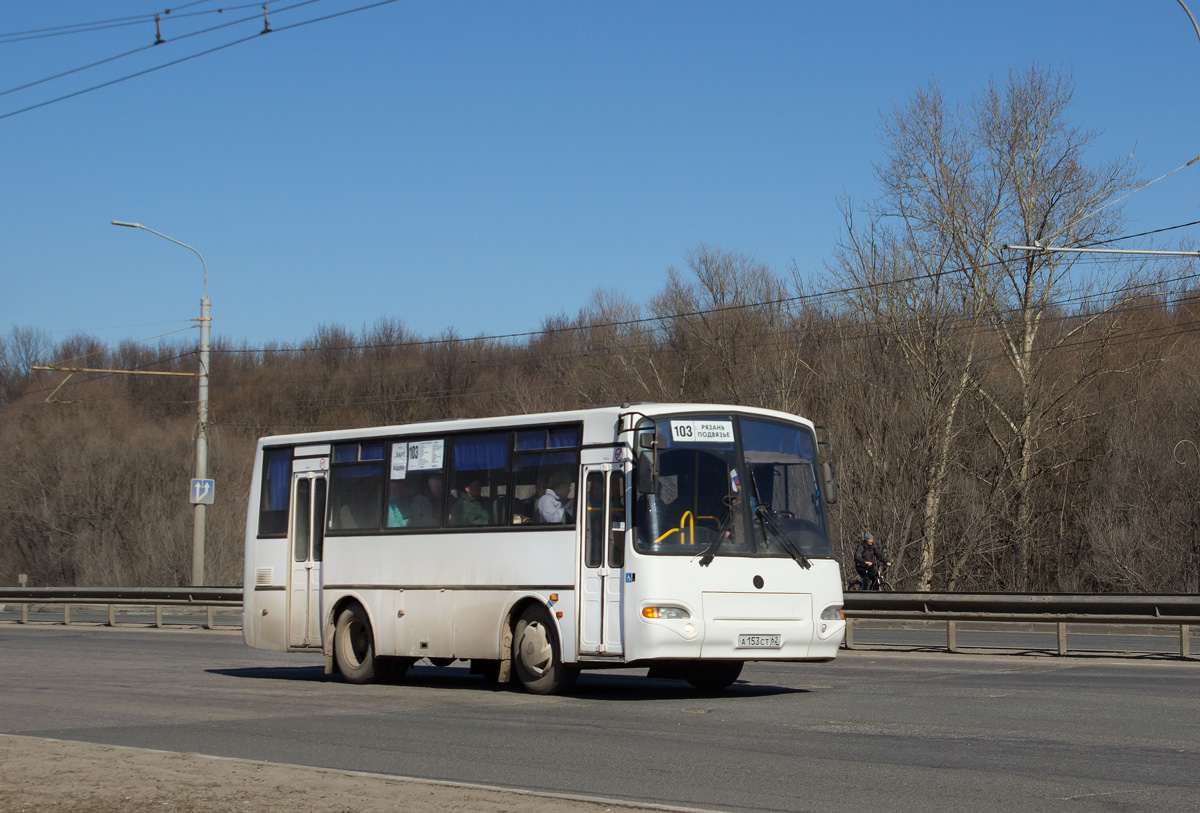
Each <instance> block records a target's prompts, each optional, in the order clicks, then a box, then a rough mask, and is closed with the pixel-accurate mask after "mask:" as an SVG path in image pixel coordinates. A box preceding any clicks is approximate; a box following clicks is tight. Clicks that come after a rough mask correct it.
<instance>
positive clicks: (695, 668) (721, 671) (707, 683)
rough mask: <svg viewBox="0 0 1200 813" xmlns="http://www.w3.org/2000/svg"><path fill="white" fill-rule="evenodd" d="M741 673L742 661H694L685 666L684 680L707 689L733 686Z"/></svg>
mask: <svg viewBox="0 0 1200 813" xmlns="http://www.w3.org/2000/svg"><path fill="white" fill-rule="evenodd" d="M741 674H742V661H694V662H692V663H688V664H686V665H685V666H684V668H683V677H684V680H686V681H687V682H688V683H690V684H692V685H693V686H695V687H696V688H697V689H705V690H707V691H714V690H716V689H724V688H726V687H728V686H731V685H732V684H733V682H734V681H735V680H737V679H738V676H739V675H741Z"/></svg>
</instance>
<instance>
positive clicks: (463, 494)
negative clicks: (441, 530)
mask: <svg viewBox="0 0 1200 813" xmlns="http://www.w3.org/2000/svg"><path fill="white" fill-rule="evenodd" d="M482 491H483V481H482V480H481V479H480V478H479V477H471V478H470V479H468V480H467V481H466V483H465V484H464V485H463V487H462V488H461V489H460V490H459V494H458V499H457V500H455V501H454V507H453V508H452V509H450V524H451V525H487V524H488V510H487V508H486V507H485V506H484V505H483V503H482V502H480V500H479V495H480V493H482Z"/></svg>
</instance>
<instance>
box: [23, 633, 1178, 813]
mask: <svg viewBox="0 0 1200 813" xmlns="http://www.w3.org/2000/svg"><path fill="white" fill-rule="evenodd" d="M0 732H4V733H14V734H26V735H32V736H42V737H53V738H58V739H67V740H79V741H85V742H94V743H105V744H114V745H127V746H136V747H143V748H156V749H163V750H171V751H195V752H199V753H205V754H213V755H220V756H230V757H241V758H250V759H258V760H267V761H273V762H285V763H297V764H303V765H317V766H324V767H331V768H343V769H351V770H358V771H369V772H378V773H384V774H392V775H400V776H410V777H422V778H432V779H440V780H450V781H458V782H468V783H481V784H487V785H497V786H505V787H518V788H525V789H531V790H539V791H549V792H556V793H573V794H585V795H595V796H600V797H607V798H621V799H629V800H635V801H640V802H650V803H656V804H664V805H678V806H685V807H691V808H705V809H715V810H730V811H749V810H778V811H801V810H820V811H826V810H828V811H834V810H837V811H844V810H847V809H850V810H853V809H869V810H881V809H887V810H896V811H918V810H920V811H926V810H929V809H934V810H968V809H969V810H971V811H972V813H987V812H988V811H1004V813H1011V811H1012V810H1014V809H1018V810H1081V809H1082V810H1166V809H1191V808H1194V806H1195V804H1196V799H1197V794H1198V791H1200V771H1197V770H1196V766H1197V765H1200V663H1197V662H1195V661H1191V662H1180V661H1177V660H1169V659H1155V660H1140V659H1123V660H1118V659H1108V658H1098V657H1082V658H1071V657H1068V658H1058V657H1048V656H1004V655H973V654H972V655H950V654H937V653H925V652H916V653H914V652H883V651H855V652H847V653H843V655H842V656H841V657H839V658H838V660H837V661H835V662H833V663H829V664H781V665H762V664H751V665H748V666H747V668H746V670H745V672H743V675H742V680H741V681H740V682H739V683H737V684H736V685H735V686H734V687H733V688H731V689H730V690H728V691H726V692H723V693H718V694H703V693H697V692H695V691H693V690H691V689H690V688H688V687H686V686H685V685H683V684H676V683H673V682H669V681H658V680H649V679H647V678H645V677H643V676H641V675H640V674H639V673H633V672H625V671H622V672H609V673H589V674H585V675H584V677H583V678H581V680H580V683H579V686H578V689H577V691H576V692H575V693H574V694H573V695H571V696H569V697H552V698H544V697H533V696H530V695H526V694H522V693H520V692H516V691H511V690H505V689H502V690H497V689H494V688H491V687H490V686H489V685H488V684H486V683H485V682H484V681H483V680H482V679H480V678H476V677H472V676H470V675H468V674H467V671H466V669H460V668H456V667H449V668H444V669H437V668H433V667H428V668H418V669H416V670H414V673H413V674H412V675H411V676H410V678H409V679H408V681H407V682H406V683H404V684H402V685H379V686H350V685H348V684H345V683H342V682H341V681H340V680H338V679H336V678H327V677H326V676H325V675H324V674H323V670H322V668H321V666H320V663H319V661H318V660H316V659H314V658H312V657H311V656H303V655H284V654H275V653H266V652H258V651H255V650H251V649H247V648H245V647H243V646H242V644H241V639H240V635H238V634H237V633H231V632H221V631H217V632H206V631H199V630H197V631H155V630H140V629H120V628H118V629H107V628H103V627H78V628H63V627H46V626H29V627H21V626H18V625H7V624H5V625H0Z"/></svg>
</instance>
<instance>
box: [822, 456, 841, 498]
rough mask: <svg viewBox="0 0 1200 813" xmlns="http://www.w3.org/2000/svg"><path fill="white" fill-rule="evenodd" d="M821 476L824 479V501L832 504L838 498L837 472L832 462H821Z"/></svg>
mask: <svg viewBox="0 0 1200 813" xmlns="http://www.w3.org/2000/svg"><path fill="white" fill-rule="evenodd" d="M821 476H822V478H823V479H824V480H825V503H826V504H827V505H833V504H834V503H836V502H837V500H838V486H837V473H836V472H835V471H834V470H833V464H832V463H830V462H829V461H825V462H824V463H822V464H821Z"/></svg>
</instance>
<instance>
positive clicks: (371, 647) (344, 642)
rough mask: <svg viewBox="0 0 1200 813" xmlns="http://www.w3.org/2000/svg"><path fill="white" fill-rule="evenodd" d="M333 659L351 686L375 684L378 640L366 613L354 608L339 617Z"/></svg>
mask: <svg viewBox="0 0 1200 813" xmlns="http://www.w3.org/2000/svg"><path fill="white" fill-rule="evenodd" d="M333 657H334V660H336V661H337V667H338V671H339V672H341V673H342V677H344V678H345V679H346V682H347V683H374V682H375V681H376V679H377V678H378V677H379V671H380V670H379V669H378V666H379V664H378V663H377V661H376V659H375V637H374V635H373V634H372V633H371V622H370V620H369V619H368V618H367V613H366V610H364V609H363V608H362V607H360V606H358V605H357V604H352V605H351V606H349V607H347V608H346V609H344V610H342V613H341V615H339V616H338V620H337V627H336V629H335V630H334V633H333Z"/></svg>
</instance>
